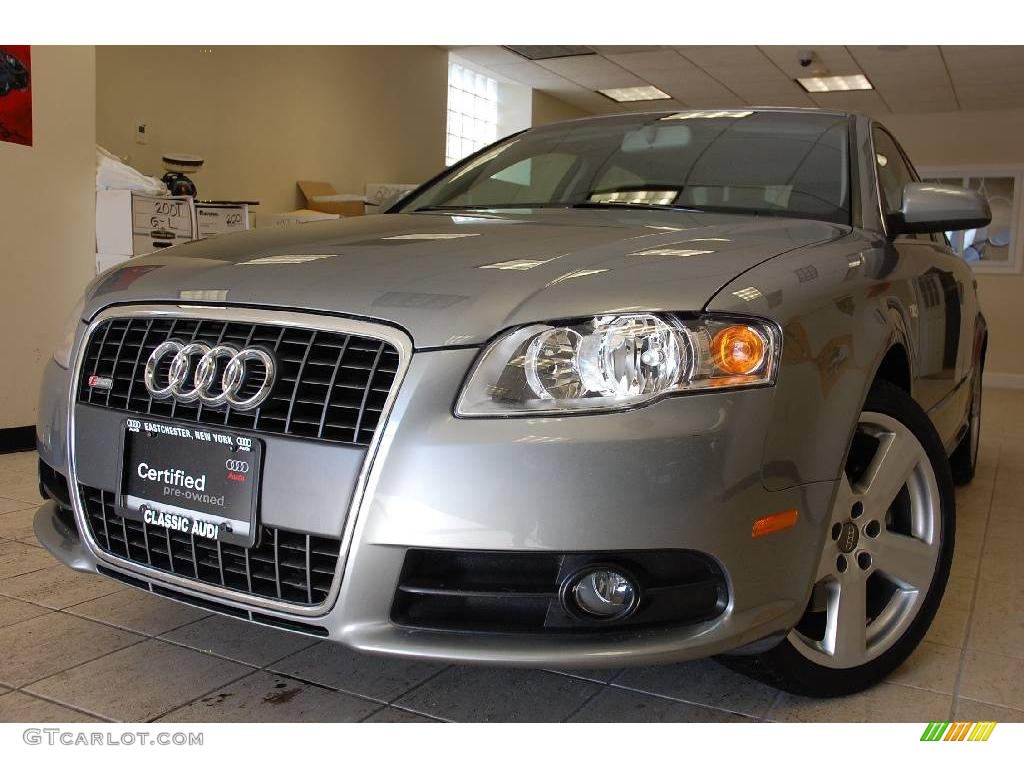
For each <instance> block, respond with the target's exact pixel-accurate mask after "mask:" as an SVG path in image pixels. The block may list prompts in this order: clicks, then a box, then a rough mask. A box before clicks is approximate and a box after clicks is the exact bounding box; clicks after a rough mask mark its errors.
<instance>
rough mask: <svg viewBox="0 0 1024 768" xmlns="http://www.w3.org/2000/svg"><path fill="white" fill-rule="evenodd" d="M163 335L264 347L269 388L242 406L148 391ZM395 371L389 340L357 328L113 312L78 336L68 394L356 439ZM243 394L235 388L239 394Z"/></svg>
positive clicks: (219, 421) (154, 412)
mask: <svg viewBox="0 0 1024 768" xmlns="http://www.w3.org/2000/svg"><path fill="white" fill-rule="evenodd" d="M169 339H176V340H178V341H182V342H188V341H201V342H204V343H206V344H209V345H210V346H214V345H216V344H232V345H234V346H237V347H239V348H241V347H251V346H256V347H261V348H263V349H266V350H267V351H269V352H272V353H273V356H274V359H275V361H276V363H277V378H276V381H275V383H274V387H273V389H272V390H271V392H270V396H269V397H268V398H267V400H265V401H264V402H263V403H262V405H260V406H259V407H258V408H255V409H253V410H251V411H238V410H235V409H232V408H231V407H230V406H228V405H226V404H225V405H220V406H213V407H211V406H208V405H204V404H203V403H200V402H198V401H197V402H195V403H179V402H177V401H176V400H155V399H153V398H152V397H150V395H149V392H148V391H147V389H146V384H145V379H144V372H145V368H146V361H147V360H148V359H149V356H150V354H151V353H152V352H153V350H154V349H156V347H157V346H158V345H159V344H160V343H161V342H164V341H167V340H169ZM165 364H166V365H169V364H170V363H169V360H168V362H167V363H165ZM397 371H398V351H397V350H396V349H395V347H394V346H393V345H391V344H390V343H388V342H386V341H381V340H378V339H372V338H367V337H364V336H352V335H347V334H344V333H338V332H335V331H322V330H315V329H308V328H294V327H283V326H278V325H269V324H260V323H248V322H229V321H225V320H200V319H193V318H163V317H160V318H149V317H135V318H114V319H111V320H106V321H104V322H103V323H101V324H100V325H98V326H97V327H96V328H95V329H94V330H93V333H92V336H91V337H90V338H89V340H88V342H87V345H86V350H85V358H84V360H83V363H82V370H81V378H80V380H79V382H78V400H79V402H82V403H88V404H89V405H97V406H101V407H104V408H114V409H117V410H121V411H129V412H131V413H140V414H146V415H150V416H160V417H164V418H168V419H174V420H175V421H179V422H191V423H195V424H206V425H210V426H220V427H234V428H239V429H248V430H254V431H257V432H264V433H271V434H278V435H290V436H293V437H303V438H311V439H318V440H329V441H332V442H339V443H349V444H353V445H364V446H365V445H368V444H369V443H370V440H371V439H372V438H373V434H374V431H375V430H376V429H377V426H378V423H379V421H380V417H381V412H382V411H383V409H384V404H385V402H386V400H387V398H388V394H389V393H390V392H391V387H392V386H393V384H394V382H395V375H396V373H397ZM92 376H97V377H101V378H109V379H111V380H112V381H113V386H112V387H111V388H110V389H102V388H100V387H90V386H89V381H90V377H92ZM252 394H254V392H245V391H243V392H241V393H240V396H241V397H242V398H245V397H248V396H250V395H252Z"/></svg>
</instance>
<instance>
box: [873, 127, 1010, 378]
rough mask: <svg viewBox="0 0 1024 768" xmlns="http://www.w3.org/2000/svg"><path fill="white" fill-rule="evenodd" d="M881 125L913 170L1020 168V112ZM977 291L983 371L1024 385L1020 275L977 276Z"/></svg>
mask: <svg viewBox="0 0 1024 768" xmlns="http://www.w3.org/2000/svg"><path fill="white" fill-rule="evenodd" d="M881 121H882V123H884V124H885V125H886V126H887V127H888V128H889V129H890V130H891V131H892V132H893V134H894V135H895V136H896V138H897V139H899V141H900V143H902V144H903V146H904V148H905V149H906V150H907V152H908V153H909V154H910V157H911V159H912V160H913V162H914V164H915V165H917V166H928V165H932V166H943V165H983V164H984V165H990V164H998V163H1007V164H1017V165H1024V109H1017V110H1005V111H1002V112H953V113H949V114H921V115H886V116H885V117H883V118H881ZM1021 236H1024V232H1021V233H1018V237H1021ZM978 291H979V294H980V296H981V305H982V310H983V311H984V313H985V318H986V320H988V324H989V344H988V359H987V361H986V372H987V373H994V374H1009V375H1010V376H1012V377H1020V379H1019V380H1018V381H1014V380H1011V379H1009V378H1008V377H1005V376H1004V377H1000V378H1001V379H1002V381H1000V382H998V383H1005V384H1010V383H1012V384H1018V385H1024V355H1021V354H1020V350H1021V349H1022V348H1024V345H1022V342H1021V338H1020V333H1021V331H1022V330H1024V302H1022V301H1021V297H1022V296H1024V274H1016V275H984V274H982V275H978ZM994 383H996V382H994Z"/></svg>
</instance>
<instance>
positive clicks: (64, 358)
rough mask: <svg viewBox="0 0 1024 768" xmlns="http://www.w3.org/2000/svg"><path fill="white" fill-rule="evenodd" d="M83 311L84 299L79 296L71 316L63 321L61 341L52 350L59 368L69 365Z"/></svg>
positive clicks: (68, 366)
mask: <svg viewBox="0 0 1024 768" xmlns="http://www.w3.org/2000/svg"><path fill="white" fill-rule="evenodd" d="M84 311H85V299H84V298H81V299H79V300H78V303H77V304H75V308H74V309H73V310H72V312H71V316H70V317H68V319H67V320H66V321H65V322H64V332H63V333H62V334H61V341H60V344H59V345H58V347H57V349H56V350H54V353H53V360H54V362H55V363H57V365H59V366H60V367H61V368H70V367H71V350H72V348H73V347H74V346H75V336H76V335H77V334H78V326H79V325H81V324H82V312H84Z"/></svg>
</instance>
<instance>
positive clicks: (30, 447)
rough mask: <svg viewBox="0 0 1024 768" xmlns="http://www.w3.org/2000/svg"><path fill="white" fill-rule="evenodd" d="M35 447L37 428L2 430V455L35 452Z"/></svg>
mask: <svg viewBox="0 0 1024 768" xmlns="http://www.w3.org/2000/svg"><path fill="white" fill-rule="evenodd" d="M35 447H36V428H35V427H32V426H29V427H9V428H7V429H0V453H16V452H18V451H34V450H35Z"/></svg>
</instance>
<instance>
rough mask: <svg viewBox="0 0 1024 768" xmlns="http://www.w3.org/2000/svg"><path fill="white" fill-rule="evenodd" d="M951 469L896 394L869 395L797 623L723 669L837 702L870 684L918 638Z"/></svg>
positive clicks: (947, 525)
mask: <svg viewBox="0 0 1024 768" xmlns="http://www.w3.org/2000/svg"><path fill="white" fill-rule="evenodd" d="M953 534H954V497H953V484H952V479H951V477H950V469H949V462H948V460H947V458H946V455H945V451H944V450H943V448H942V443H941V441H940V439H939V436H938V434H937V433H936V432H935V428H934V426H933V425H932V424H931V421H930V420H929V419H928V416H927V415H926V414H925V413H924V411H922V410H921V408H920V407H919V406H918V405H917V404H916V403H915V402H914V401H913V399H911V397H910V396H909V395H907V394H906V393H905V392H904V391H903V390H901V389H899V388H898V387H895V386H893V385H892V384H889V383H888V382H884V381H883V382H879V383H877V384H876V385H875V386H874V387H873V388H872V390H871V393H870V394H869V395H868V398H867V402H866V403H865V405H864V410H863V412H862V413H861V415H860V418H859V419H858V423H857V428H856V431H855V433H854V437H853V440H852V443H851V446H850V449H849V454H848V458H847V462H846V467H845V472H844V474H843V477H842V478H841V479H840V483H839V488H838V490H837V493H836V497H835V501H834V503H833V508H832V515H831V520H830V522H829V531H828V534H827V535H826V537H825V544H824V547H823V550H822V553H821V558H820V563H819V566H818V570H817V573H816V575H815V577H814V581H815V583H814V587H813V589H812V591H811V598H810V601H809V603H808V606H807V610H806V612H805V613H804V616H803V618H802V619H801V620H800V622H799V624H797V626H796V627H794V628H793V629H792V630H791V631H790V632H789V634H788V635H787V636H786V638H785V639H784V640H783V641H782V642H781V643H779V645H777V646H776V647H775V648H773V649H771V650H770V651H767V652H766V653H763V654H761V655H759V656H752V657H743V656H733V657H725V658H724V659H723V662H724V663H725V664H726V665H727V666H730V667H732V668H734V669H738V670H739V671H741V672H744V673H746V674H748V675H750V676H752V677H755V678H758V679H760V680H763V681H765V682H768V683H770V684H772V685H775V686H776V687H778V688H782V689H783V690H787V691H791V692H793V693H799V694H803V695H810V696H841V695H845V694H848V693H853V692H855V691H859V690H863V689H865V688H868V687H870V686H871V685H874V684H875V683H877V682H878V681H880V680H881V679H882V678H883V677H885V676H886V675H888V674H889V673H890V672H892V671H893V670H894V669H896V667H898V666H899V665H900V664H901V663H902V662H903V661H904V660H905V659H906V658H907V657H908V656H909V655H910V654H911V652H912V651H913V650H914V648H915V647H917V644H918V643H919V642H920V641H921V638H922V637H923V636H924V634H925V632H926V631H927V629H928V627H929V625H930V624H931V622H932V619H933V618H934V616H935V612H936V610H937V609H938V606H939V602H940V601H941V599H942V593H943V591H944V590H945V587H946V580H947V579H948V576H949V568H950V565H951V562H952V555H953Z"/></svg>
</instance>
